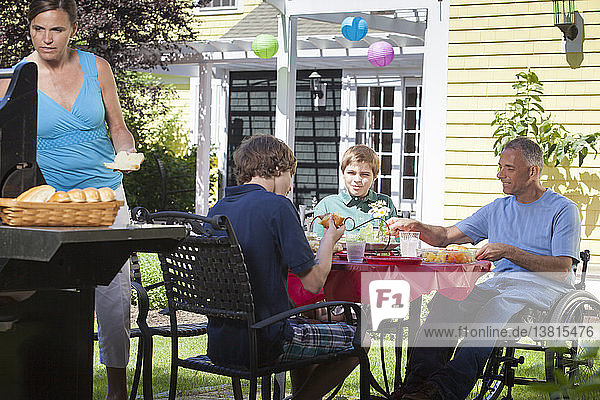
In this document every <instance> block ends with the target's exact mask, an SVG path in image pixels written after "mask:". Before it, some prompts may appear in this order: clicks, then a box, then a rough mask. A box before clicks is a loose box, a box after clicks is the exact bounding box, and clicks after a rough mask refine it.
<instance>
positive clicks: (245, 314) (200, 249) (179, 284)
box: [136, 210, 370, 399]
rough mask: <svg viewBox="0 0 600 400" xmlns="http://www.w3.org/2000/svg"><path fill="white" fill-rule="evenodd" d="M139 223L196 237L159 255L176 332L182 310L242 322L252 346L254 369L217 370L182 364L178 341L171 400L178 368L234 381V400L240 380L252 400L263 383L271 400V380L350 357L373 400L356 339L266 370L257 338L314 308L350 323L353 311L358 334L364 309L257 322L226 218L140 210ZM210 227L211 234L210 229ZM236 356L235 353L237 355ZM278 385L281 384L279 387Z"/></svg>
mask: <svg viewBox="0 0 600 400" xmlns="http://www.w3.org/2000/svg"><path fill="white" fill-rule="evenodd" d="M136 219H137V220H138V221H139V220H141V221H144V222H157V221H160V220H163V221H167V222H168V223H174V222H179V223H183V224H186V225H188V226H189V228H190V230H192V231H193V232H194V233H193V234H191V235H189V236H188V237H187V238H186V239H184V240H183V241H182V242H181V243H180V245H179V247H178V248H177V250H175V251H173V252H171V253H165V254H159V259H160V261H161V267H162V269H163V276H164V278H165V287H166V291H167V298H168V301H169V315H170V318H171V326H173V327H175V326H177V315H176V311H177V310H184V311H189V312H195V313H199V314H203V315H206V316H208V317H219V318H225V319H234V320H237V321H243V322H244V323H245V324H247V326H248V342H249V346H250V364H249V366H248V367H233V366H224V365H217V364H215V363H213V362H212V360H211V359H210V358H209V357H208V356H207V355H198V356H195V357H189V358H186V359H181V358H179V354H178V351H179V349H178V340H177V337H173V338H172V341H171V344H172V357H171V382H170V389H169V399H174V398H175V393H176V389H177V372H178V369H179V368H189V369H193V370H197V371H204V372H209V373H212V374H217V375H223V376H228V377H231V378H232V384H233V392H234V397H235V399H242V391H241V384H240V379H245V380H249V381H250V395H249V399H255V398H256V395H257V381H258V378H261V397H262V399H271V376H272V375H273V374H277V373H280V372H284V371H289V370H292V369H296V368H299V367H302V366H306V365H310V364H320V363H329V362H333V361H337V360H340V359H343V358H347V357H358V358H359V360H360V396H361V397H360V398H361V399H368V398H369V390H370V389H369V378H370V371H369V361H368V358H367V356H366V353H365V351H364V350H363V349H362V348H361V347H360V339H359V336H360V335H357V337H356V338H355V345H354V348H352V349H348V350H345V351H340V352H337V353H333V354H330V355H326V356H320V357H315V358H311V359H307V360H302V361H294V362H278V361H272V362H270V363H268V364H264V365H261V364H259V362H258V348H257V332H258V331H259V330H260V329H262V328H264V327H266V326H269V325H271V324H273V323H275V322H277V321H281V320H283V319H286V318H290V317H293V316H295V315H299V314H301V313H303V312H306V311H309V310H313V309H315V308H321V307H328V306H331V307H333V306H337V305H341V306H343V307H344V308H345V310H346V315H347V318H348V319H347V320H348V321H350V320H351V319H352V313H351V312H350V310H351V309H352V310H353V311H354V315H355V318H356V323H357V324H358V329H360V320H361V309H360V306H358V305H357V304H354V303H350V302H329V303H319V304H314V305H309V306H304V307H299V308H295V309H291V310H289V311H286V312H283V313H279V314H277V315H274V316H272V317H270V318H267V319H265V320H262V321H256V318H255V314H254V300H253V295H252V290H251V287H250V282H249V279H248V273H247V271H246V264H245V263H244V256H243V254H242V251H241V248H240V245H239V243H238V240H237V238H236V236H235V233H234V231H233V229H232V227H231V224H230V222H229V220H228V219H227V218H226V217H225V216H216V217H214V218H207V217H203V216H199V215H194V214H187V213H181V212H158V213H155V214H147V212H146V214H145V215H144V213H143V212H141V211H139V210H138V216H137V217H136ZM205 227H206V229H205ZM232 351H235V350H234V349H232ZM276 382H277V381H276ZM273 389H274V395H275V398H279V397H280V396H281V395H282V393H281V387H279V385H278V384H277V383H276V384H275V387H274V388H273Z"/></svg>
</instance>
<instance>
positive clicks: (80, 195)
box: [67, 189, 85, 203]
mask: <svg viewBox="0 0 600 400" xmlns="http://www.w3.org/2000/svg"><path fill="white" fill-rule="evenodd" d="M67 194H68V195H69V197H70V198H71V201H72V202H74V203H85V193H84V192H83V190H81V189H71V190H69V191H68V192H67Z"/></svg>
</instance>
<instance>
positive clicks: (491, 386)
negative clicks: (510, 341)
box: [474, 347, 515, 400]
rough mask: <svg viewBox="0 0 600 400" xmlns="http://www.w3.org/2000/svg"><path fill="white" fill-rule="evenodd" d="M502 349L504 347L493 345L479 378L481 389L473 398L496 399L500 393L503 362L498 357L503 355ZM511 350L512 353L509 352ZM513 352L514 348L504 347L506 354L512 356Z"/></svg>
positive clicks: (477, 399) (502, 386)
mask: <svg viewBox="0 0 600 400" xmlns="http://www.w3.org/2000/svg"><path fill="white" fill-rule="evenodd" d="M504 349H505V348H504V347H495V348H494V350H493V351H492V354H491V356H490V358H489V360H488V362H487V363H486V365H485V370H484V373H483V376H482V378H481V389H480V390H479V394H478V395H477V397H476V398H475V399H474V400H496V399H497V398H498V397H499V396H500V394H501V393H502V389H504V380H503V379H501V378H500V377H501V376H504V364H502V363H501V362H500V358H501V357H502V356H503V354H502V352H503V351H504ZM511 350H512V354H509V352H511ZM514 352H515V349H514V348H510V347H507V348H506V353H507V354H506V356H509V357H512V356H513V355H514ZM501 364H502V365H501Z"/></svg>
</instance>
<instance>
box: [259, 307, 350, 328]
mask: <svg viewBox="0 0 600 400" xmlns="http://www.w3.org/2000/svg"><path fill="white" fill-rule="evenodd" d="M335 306H344V307H350V308H351V309H353V310H354V312H355V313H356V318H357V321H358V324H359V326H360V323H361V313H362V309H361V308H360V306H359V305H358V304H356V303H352V302H350V301H327V302H323V303H315V304H309V305H306V306H302V307H298V308H292V309H291V310H287V311H284V312H281V313H279V314H275V315H273V316H271V317H269V318H265V319H263V320H262V321H259V322H257V323H255V324H253V325H251V326H250V328H252V329H261V328H264V327H266V326H269V325H272V324H274V323H276V322H278V321H282V320H284V319H287V318H289V317H291V316H293V315H298V314H302V313H304V312H306V311H311V310H316V309H318V308H323V307H335Z"/></svg>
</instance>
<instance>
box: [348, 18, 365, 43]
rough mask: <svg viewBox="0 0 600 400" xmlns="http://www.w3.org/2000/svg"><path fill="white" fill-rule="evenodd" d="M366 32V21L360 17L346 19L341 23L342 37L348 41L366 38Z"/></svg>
mask: <svg viewBox="0 0 600 400" xmlns="http://www.w3.org/2000/svg"><path fill="white" fill-rule="evenodd" d="M368 31H369V26H368V25H367V21H365V20H364V19H362V18H361V17H347V18H344V20H343V21H342V35H344V37H345V38H346V39H348V40H352V41H354V42H356V41H359V40H361V39H362V38H364V37H365V36H367V32H368Z"/></svg>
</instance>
